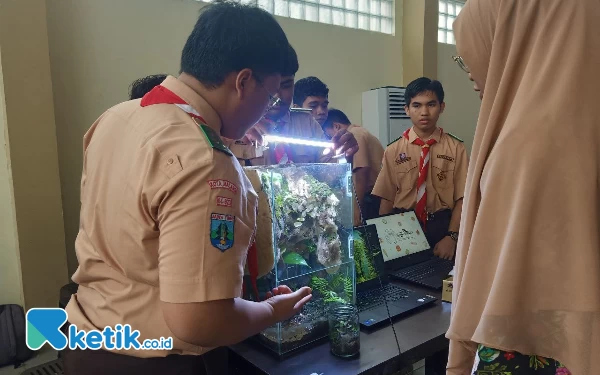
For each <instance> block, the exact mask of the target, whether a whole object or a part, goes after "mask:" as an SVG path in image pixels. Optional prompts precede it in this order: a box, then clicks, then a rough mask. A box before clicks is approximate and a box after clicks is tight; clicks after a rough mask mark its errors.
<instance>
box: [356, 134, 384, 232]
mask: <svg viewBox="0 0 600 375" xmlns="http://www.w3.org/2000/svg"><path fill="white" fill-rule="evenodd" d="M348 131H349V132H350V133H352V134H353V135H354V138H356V142H357V143H358V151H357V152H356V154H354V157H353V159H352V171H353V172H354V171H356V170H357V169H359V168H369V178H368V180H367V190H366V192H367V194H368V193H370V192H371V190H373V187H374V186H375V182H376V181H377V176H379V171H380V169H381V161H382V159H383V152H384V149H383V146H382V145H381V142H380V141H379V139H377V137H375V136H374V135H373V134H371V133H369V131H368V130H366V129H365V128H363V127H362V126H357V125H350V126H349V127H348ZM354 184H355V185H356V182H354ZM354 223H355V225H360V223H361V220H360V211H359V209H358V202H357V201H356V199H355V200H354Z"/></svg>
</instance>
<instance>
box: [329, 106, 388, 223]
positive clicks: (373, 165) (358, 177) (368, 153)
mask: <svg viewBox="0 0 600 375" xmlns="http://www.w3.org/2000/svg"><path fill="white" fill-rule="evenodd" d="M342 129H343V130H347V131H349V132H350V133H352V134H354V138H356V141H357V142H358V151H357V152H356V154H354V157H353V159H352V183H353V185H354V192H355V195H356V196H355V200H354V225H355V226H358V225H362V224H363V222H362V220H361V216H362V219H363V220H368V219H371V218H374V217H377V216H378V214H379V199H378V197H374V196H373V195H372V194H371V191H372V190H373V187H374V186H375V182H376V181H377V176H378V175H379V170H380V169H381V160H382V159H383V152H384V149H383V146H382V145H381V142H380V141H379V139H377V138H376V137H375V136H374V135H373V134H371V133H369V132H368V131H367V129H365V128H363V127H362V126H358V125H352V123H351V122H350V120H349V119H348V117H347V116H346V114H344V112H342V111H340V110H339V109H331V110H329V114H328V117H327V121H325V122H324V123H323V131H324V132H325V134H326V136H327V137H328V138H332V137H333V136H334V135H335V133H336V132H337V131H339V130H342ZM359 207H360V208H359Z"/></svg>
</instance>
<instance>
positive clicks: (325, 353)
mask: <svg viewBox="0 0 600 375" xmlns="http://www.w3.org/2000/svg"><path fill="white" fill-rule="evenodd" d="M397 284H398V285H400V286H404V287H405V288H407V289H413V290H418V291H421V292H425V293H428V294H430V295H433V296H435V297H438V299H439V300H438V301H437V302H436V303H435V305H433V306H432V307H427V308H425V309H424V310H421V311H418V312H416V313H413V314H411V315H408V316H406V317H403V318H401V319H399V320H398V321H397V322H396V323H395V324H394V328H395V330H396V335H397V336H398V343H399V344H400V350H401V352H399V351H398V346H397V344H396V339H395V337H394V332H393V330H392V327H391V325H388V326H387V327H383V328H381V329H379V330H376V331H374V332H371V333H365V332H361V336H360V356H359V357H358V358H355V359H350V360H345V359H340V358H337V357H334V356H333V355H331V354H330V352H329V342H324V343H322V344H320V345H317V346H315V347H312V348H309V349H304V350H300V351H299V352H298V353H296V354H293V355H291V356H290V357H288V358H285V359H282V360H279V359H277V358H275V357H274V356H273V355H272V354H270V353H267V352H266V351H265V350H264V349H263V348H259V347H258V346H257V345H258V344H256V343H252V342H243V343H240V344H237V345H233V346H230V347H229V349H230V361H231V362H230V363H232V364H235V365H236V366H237V367H238V368H239V369H241V373H242V374H248V375H250V374H268V375H310V374H312V373H317V374H319V375H320V374H323V375H355V374H384V375H388V374H393V373H395V372H397V371H399V370H400V369H402V368H405V367H407V366H410V365H412V364H413V363H415V362H418V361H420V360H422V359H425V360H426V361H428V360H430V359H431V358H435V356H436V355H438V357H442V358H443V356H444V355H445V351H446V350H447V349H448V340H447V339H446V338H445V334H446V331H447V330H448V327H449V325H450V307H451V305H450V304H449V303H446V302H442V301H441V294H440V293H434V292H431V291H429V290H426V289H421V288H419V287H415V286H414V285H407V284H403V283H397ZM439 353H442V354H441V356H440V355H439ZM444 365H445V364H443V365H442V366H444ZM426 367H428V369H426V373H432V372H431V368H432V364H431V362H430V363H427V364H426ZM440 375H442V374H440Z"/></svg>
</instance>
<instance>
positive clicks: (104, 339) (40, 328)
mask: <svg viewBox="0 0 600 375" xmlns="http://www.w3.org/2000/svg"><path fill="white" fill-rule="evenodd" d="M26 320H27V326H26V328H25V336H26V344H27V347H28V348H29V349H31V350H38V349H40V348H41V347H42V346H43V345H44V344H45V343H48V344H49V345H50V346H52V348H54V349H55V350H63V349H64V348H66V347H67V346H68V347H69V349H77V348H79V349H90V350H98V349H102V348H106V349H108V350H112V349H117V350H122V349H137V350H170V349H173V339H172V338H171V337H168V338H164V337H161V338H160V339H146V340H144V341H143V342H142V343H140V341H139V337H140V331H138V330H134V329H132V328H131V326H130V325H129V324H117V325H116V326H115V328H112V327H105V328H104V329H103V330H102V331H98V330H90V331H80V330H78V329H77V326H76V325H74V324H71V325H70V326H69V337H67V336H65V334H64V333H62V332H61V330H60V327H62V326H63V324H65V323H66V322H67V320H68V315H67V312H66V311H65V310H63V309H55V308H52V309H47V308H36V309H30V310H29V311H27V315H26Z"/></svg>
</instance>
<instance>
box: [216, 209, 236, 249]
mask: <svg viewBox="0 0 600 375" xmlns="http://www.w3.org/2000/svg"><path fill="white" fill-rule="evenodd" d="M234 225H235V216H233V215H223V214H215V213H213V214H211V215H210V243H211V244H212V245H213V246H214V247H216V248H217V249H219V250H221V251H222V252H224V251H225V250H228V249H231V247H232V246H233V239H234V232H233V228H234Z"/></svg>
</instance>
